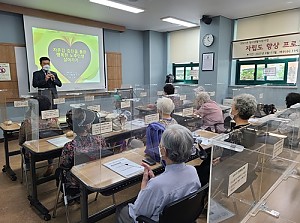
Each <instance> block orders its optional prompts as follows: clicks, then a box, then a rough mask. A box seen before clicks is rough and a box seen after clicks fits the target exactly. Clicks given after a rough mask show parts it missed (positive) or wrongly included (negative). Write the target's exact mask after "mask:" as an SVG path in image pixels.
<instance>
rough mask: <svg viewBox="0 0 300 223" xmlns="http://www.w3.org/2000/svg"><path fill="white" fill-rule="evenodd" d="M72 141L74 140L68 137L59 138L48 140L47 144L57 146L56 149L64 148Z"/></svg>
mask: <svg viewBox="0 0 300 223" xmlns="http://www.w3.org/2000/svg"><path fill="white" fill-rule="evenodd" d="M70 141H72V140H71V139H68V138H67V137H58V138H54V139H48V140H47V142H49V143H51V144H52V145H55V146H56V147H63V146H64V145H65V144H66V143H67V142H70Z"/></svg>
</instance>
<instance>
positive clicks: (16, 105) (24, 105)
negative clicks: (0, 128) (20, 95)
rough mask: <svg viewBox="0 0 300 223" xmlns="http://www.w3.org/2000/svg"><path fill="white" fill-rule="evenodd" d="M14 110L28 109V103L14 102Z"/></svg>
mask: <svg viewBox="0 0 300 223" xmlns="http://www.w3.org/2000/svg"><path fill="white" fill-rule="evenodd" d="M14 107H15V108H22V107H28V101H14Z"/></svg>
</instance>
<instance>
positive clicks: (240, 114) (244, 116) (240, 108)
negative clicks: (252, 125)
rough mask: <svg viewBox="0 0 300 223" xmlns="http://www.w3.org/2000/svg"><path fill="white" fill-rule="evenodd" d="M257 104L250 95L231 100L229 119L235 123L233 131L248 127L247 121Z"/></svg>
mask: <svg viewBox="0 0 300 223" xmlns="http://www.w3.org/2000/svg"><path fill="white" fill-rule="evenodd" d="M256 108H257V102H256V99H255V97H254V96H253V95H251V94H240V95H238V96H236V97H234V98H233V103H232V105H231V111H230V114H231V117H232V119H233V120H234V121H235V126H234V127H233V129H239V128H241V127H244V126H247V125H249V119H250V118H251V117H252V116H253V115H254V113H255V111H256Z"/></svg>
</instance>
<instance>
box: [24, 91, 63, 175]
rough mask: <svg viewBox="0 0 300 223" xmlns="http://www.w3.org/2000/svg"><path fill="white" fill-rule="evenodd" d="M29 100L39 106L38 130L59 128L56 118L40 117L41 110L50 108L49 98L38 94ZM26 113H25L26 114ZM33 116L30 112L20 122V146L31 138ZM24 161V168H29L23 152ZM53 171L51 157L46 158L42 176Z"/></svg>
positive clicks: (26, 156) (27, 155) (27, 156)
mask: <svg viewBox="0 0 300 223" xmlns="http://www.w3.org/2000/svg"><path fill="white" fill-rule="evenodd" d="M31 100H37V101H38V108H39V114H38V115H39V116H38V117H39V118H38V120H37V122H38V128H39V132H40V133H41V132H42V131H49V132H51V131H52V130H53V131H56V130H60V127H59V122H58V119H57V118H49V119H42V111H46V110H50V109H51V102H50V100H49V99H48V98H47V97H46V96H43V95H39V96H37V97H34V98H32V99H31ZM29 113H30V110H29V111H28V114H29ZM26 115H27V114H26ZM34 118H35V117H33V116H32V114H31V113H30V115H29V117H26V119H25V120H24V121H23V122H22V124H21V127H20V131H19V145H20V146H22V145H23V143H24V142H25V141H29V140H32V134H33V131H34V130H32V127H33V123H32V120H33V119H34ZM25 163H26V168H28V169H29V154H27V153H26V154H25ZM52 173H53V159H49V160H48V167H47V170H46V172H45V173H44V174H43V176H44V177H47V176H49V175H51V174H52Z"/></svg>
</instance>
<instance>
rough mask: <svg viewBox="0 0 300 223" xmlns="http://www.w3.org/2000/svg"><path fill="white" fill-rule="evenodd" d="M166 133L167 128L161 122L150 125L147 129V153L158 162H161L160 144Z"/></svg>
mask: <svg viewBox="0 0 300 223" xmlns="http://www.w3.org/2000/svg"><path fill="white" fill-rule="evenodd" d="M164 131H165V126H164V125H162V124H161V123H159V122H153V123H151V124H149V125H148V127H147V129H146V137H147V140H146V149H145V153H146V154H147V155H148V156H150V157H151V158H152V159H154V160H155V161H156V162H160V155H159V143H160V139H161V136H162V134H163V132H164Z"/></svg>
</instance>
